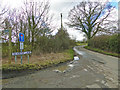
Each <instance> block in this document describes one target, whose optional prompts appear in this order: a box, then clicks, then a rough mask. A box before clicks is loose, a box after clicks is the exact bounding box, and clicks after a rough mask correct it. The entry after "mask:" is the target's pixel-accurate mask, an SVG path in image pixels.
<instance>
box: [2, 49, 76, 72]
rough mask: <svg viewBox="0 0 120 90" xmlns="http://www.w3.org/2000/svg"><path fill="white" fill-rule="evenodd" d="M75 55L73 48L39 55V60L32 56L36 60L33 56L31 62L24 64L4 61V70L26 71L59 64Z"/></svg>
mask: <svg viewBox="0 0 120 90" xmlns="http://www.w3.org/2000/svg"><path fill="white" fill-rule="evenodd" d="M73 55H74V51H73V50H72V49H69V50H66V51H64V52H61V53H52V54H46V57H45V56H43V55H41V56H39V60H37V59H36V58H34V57H35V56H32V57H33V58H34V60H33V58H32V57H31V58H32V59H31V63H30V64H26V63H25V62H24V63H23V64H20V63H17V64H15V63H14V62H13V63H12V64H5V63H4V64H3V65H2V71H3V72H11V71H24V70H40V69H43V68H47V67H50V66H53V65H57V64H59V63H63V62H66V61H69V60H73ZM48 57H49V59H48ZM26 61H27V60H26Z"/></svg>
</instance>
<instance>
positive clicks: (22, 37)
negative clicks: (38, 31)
mask: <svg viewBox="0 0 120 90" xmlns="http://www.w3.org/2000/svg"><path fill="white" fill-rule="evenodd" d="M19 41H20V51H21V52H15V53H12V55H13V56H15V63H17V60H16V57H17V55H21V64H22V55H24V54H28V63H29V54H31V53H32V52H31V51H26V52H22V50H23V49H24V44H23V42H24V34H23V33H19Z"/></svg>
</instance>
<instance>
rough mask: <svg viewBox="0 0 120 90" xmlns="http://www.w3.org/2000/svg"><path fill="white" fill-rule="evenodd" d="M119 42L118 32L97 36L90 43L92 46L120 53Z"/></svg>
mask: <svg viewBox="0 0 120 90" xmlns="http://www.w3.org/2000/svg"><path fill="white" fill-rule="evenodd" d="M118 42H119V41H118V34H115V35H100V36H95V37H94V38H92V39H91V40H90V42H89V43H90V47H93V48H99V49H102V50H105V51H111V52H116V53H118V52H120V51H118V47H119V45H118Z"/></svg>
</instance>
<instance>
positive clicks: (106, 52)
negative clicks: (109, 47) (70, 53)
mask: <svg viewBox="0 0 120 90" xmlns="http://www.w3.org/2000/svg"><path fill="white" fill-rule="evenodd" d="M84 48H86V49H88V50H91V51H95V52H99V53H102V54H105V55H110V56H115V57H120V54H118V53H113V52H108V51H104V50H101V49H98V48H92V47H89V46H85V47H84Z"/></svg>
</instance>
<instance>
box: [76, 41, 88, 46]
mask: <svg viewBox="0 0 120 90" xmlns="http://www.w3.org/2000/svg"><path fill="white" fill-rule="evenodd" d="M83 45H88V43H79V42H77V43H76V46H83Z"/></svg>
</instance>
